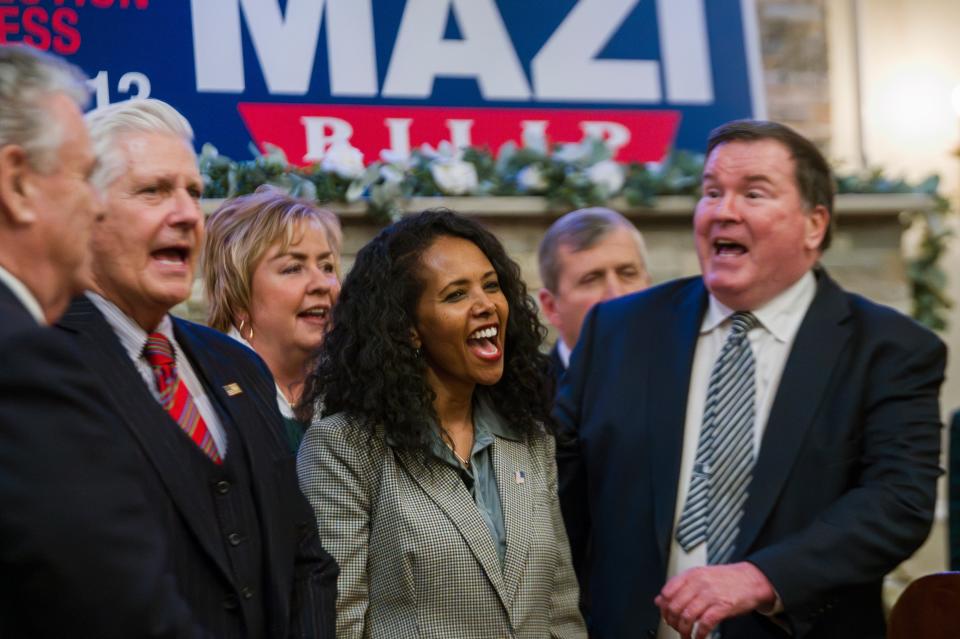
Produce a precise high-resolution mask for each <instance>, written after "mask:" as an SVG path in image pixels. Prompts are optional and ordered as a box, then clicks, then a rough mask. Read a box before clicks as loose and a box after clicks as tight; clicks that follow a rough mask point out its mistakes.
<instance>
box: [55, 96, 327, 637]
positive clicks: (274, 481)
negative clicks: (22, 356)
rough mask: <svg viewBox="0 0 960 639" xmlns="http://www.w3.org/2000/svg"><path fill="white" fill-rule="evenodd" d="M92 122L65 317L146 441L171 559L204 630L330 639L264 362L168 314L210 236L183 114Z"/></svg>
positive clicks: (316, 557) (153, 110)
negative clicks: (78, 261) (82, 251)
mask: <svg viewBox="0 0 960 639" xmlns="http://www.w3.org/2000/svg"><path fill="white" fill-rule="evenodd" d="M87 121H88V125H89V127H90V132H91V136H92V138H93V142H94V148H96V149H97V151H98V160H99V162H100V164H99V166H98V168H97V170H96V172H95V173H94V175H93V180H94V183H95V184H96V185H97V186H98V187H99V188H100V189H101V190H102V192H103V193H104V194H105V202H106V214H105V216H104V218H103V219H102V220H100V221H98V222H97V224H96V225H95V226H94V230H93V240H92V244H91V245H92V247H93V265H92V270H93V286H92V290H91V291H90V292H88V293H87V295H86V296H83V297H80V298H78V299H77V300H75V301H74V303H73V304H72V305H71V307H70V309H69V310H68V312H67V314H66V315H65V316H64V317H63V319H62V320H61V322H60V326H61V328H62V329H63V330H64V331H65V332H66V333H68V334H69V335H71V337H72V338H73V340H74V342H75V344H76V345H77V348H78V349H79V350H80V351H81V352H82V353H83V354H84V356H85V357H86V358H87V361H88V364H89V365H90V367H91V368H93V369H94V371H95V373H96V375H97V376H98V377H99V379H100V380H101V381H102V382H103V383H104V384H105V386H106V387H107V388H109V389H110V391H111V396H112V399H113V402H114V406H115V408H116V410H117V411H118V412H119V413H120V415H121V416H122V418H123V423H124V427H125V428H126V429H127V430H128V431H129V432H130V433H131V434H132V435H133V438H134V439H135V440H136V441H137V443H138V445H139V451H138V462H139V465H140V472H139V475H140V476H139V480H140V481H141V483H142V484H143V485H144V487H145V490H146V491H147V494H148V498H149V502H150V503H151V505H152V506H153V509H154V512H155V513H156V516H157V518H158V520H159V521H160V522H161V523H160V531H161V534H162V535H163V537H164V538H165V539H166V541H167V543H168V545H169V548H170V551H169V553H168V555H167V557H166V558H165V561H166V564H167V566H169V568H170V570H171V572H172V574H173V577H174V579H175V581H176V584H177V587H178V589H179V590H180V592H181V593H182V594H183V597H184V599H185V600H186V602H187V605H188V606H189V607H190V610H191V612H192V614H193V615H194V617H195V618H196V619H197V621H198V623H200V624H201V625H202V626H203V627H204V629H205V630H206V631H207V632H209V633H210V634H211V635H212V636H215V637H225V638H232V637H236V638H250V639H252V638H255V637H271V638H273V637H330V638H331V639H332V637H333V632H334V603H335V598H336V587H335V578H336V574H337V568H336V565H335V563H334V562H333V559H332V558H331V557H330V556H329V555H328V554H327V553H326V552H325V551H324V550H323V549H322V548H321V546H320V542H319V539H318V536H317V530H316V520H315V518H314V515H313V512H312V510H311V509H310V507H309V505H308V503H307V502H306V500H305V499H304V497H303V495H302V494H301V493H300V491H299V488H298V486H297V479H296V472H295V461H294V459H293V457H292V456H291V455H290V454H289V451H288V450H287V449H286V446H285V444H284V439H283V425H282V422H281V417H280V414H279V411H278V409H277V404H276V401H275V391H274V386H273V381H272V379H271V377H270V375H269V372H268V370H267V368H266V366H265V365H264V364H263V362H262V361H261V360H260V359H259V358H257V357H256V355H255V354H254V353H253V352H252V351H250V350H249V349H246V348H244V347H243V346H241V345H239V344H238V343H237V342H235V341H234V340H233V339H231V338H229V337H227V336H225V335H223V334H221V333H219V332H216V331H213V330H211V329H208V328H205V327H203V326H199V325H197V324H193V323H191V322H187V321H184V320H181V319H178V318H175V317H172V316H171V315H169V313H168V311H169V310H170V308H171V307H173V306H174V305H175V304H177V303H179V302H181V301H183V300H184V299H186V298H187V297H188V296H189V294H190V291H191V287H192V285H193V281H194V277H193V274H194V267H195V264H196V261H197V258H198V255H197V253H198V251H199V248H200V246H201V236H202V232H203V215H202V213H201V211H200V207H199V202H198V200H199V198H200V194H201V191H202V189H203V185H202V184H203V183H202V180H201V177H200V175H199V173H198V171H197V165H196V157H195V155H194V153H193V148H192V144H191V140H192V131H191V129H190V126H189V124H188V123H187V122H186V120H184V119H183V117H182V116H181V115H180V114H179V113H177V112H176V111H175V110H174V109H173V108H171V107H170V106H169V105H167V104H165V103H163V102H160V101H158V100H138V101H129V102H123V103H119V104H115V105H112V106H111V107H108V108H105V109H100V110H98V111H95V112H93V113H91V114H90V115H88V116H87Z"/></svg>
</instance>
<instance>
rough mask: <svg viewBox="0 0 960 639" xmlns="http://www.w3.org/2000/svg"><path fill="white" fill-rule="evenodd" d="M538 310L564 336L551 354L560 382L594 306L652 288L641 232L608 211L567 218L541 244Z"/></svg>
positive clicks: (579, 212) (590, 210)
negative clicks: (584, 321)
mask: <svg viewBox="0 0 960 639" xmlns="http://www.w3.org/2000/svg"><path fill="white" fill-rule="evenodd" d="M537 258H538V262H539V266H540V280H541V281H542V282H543V288H541V289H540V306H541V308H542V309H543V313H544V315H546V317H547V320H548V321H549V322H550V323H551V324H552V325H553V327H554V328H555V329H557V332H558V333H559V334H560V336H559V338H558V339H557V343H556V345H555V346H554V347H553V350H551V351H550V356H551V359H552V360H553V364H554V372H555V374H556V376H557V378H559V377H560V375H561V374H562V373H563V371H565V370H566V369H567V366H568V365H569V364H570V353H571V351H573V348H574V346H576V345H577V338H578V337H579V336H580V326H581V325H582V324H583V320H584V318H585V317H586V316H587V312H588V311H589V310H590V309H591V308H593V306H594V305H595V304H598V303H599V302H604V301H606V300H610V299H613V298H616V297H620V296H622V295H627V294H628V293H635V292H636V291H642V290H643V289H645V288H647V287H648V286H650V274H649V273H648V271H647V250H646V246H645V245H644V242H643V236H642V235H640V231H638V230H637V228H636V227H635V226H634V225H633V224H631V223H630V221H629V220H627V219H626V218H625V217H623V216H622V215H620V214H619V213H617V212H616V211H613V210H611V209H607V208H600V207H595V208H587V209H579V210H577V211H573V212H572V213H567V214H566V215H564V216H563V217H561V218H560V219H558V220H557V221H556V222H554V223H553V224H552V225H551V226H550V228H549V229H547V232H546V234H545V235H544V236H543V239H542V240H541V241H540V249H539V251H538V254H537Z"/></svg>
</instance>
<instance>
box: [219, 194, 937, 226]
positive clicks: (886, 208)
mask: <svg viewBox="0 0 960 639" xmlns="http://www.w3.org/2000/svg"><path fill="white" fill-rule="evenodd" d="M222 202H223V200H220V199H206V200H203V201H202V207H203V210H204V212H205V213H206V214H207V215H209V214H210V213H212V212H213V211H215V210H216V209H217V207H219V206H220V204H221V203H222ZM695 205H696V200H695V198H693V197H691V196H685V195H682V196H676V195H671V196H664V197H660V198H657V200H656V202H655V203H654V205H653V206H651V207H631V206H629V205H628V204H627V202H626V200H624V199H622V198H618V199H615V200H612V201H611V202H610V204H609V206H610V207H611V208H613V209H615V210H617V211H620V212H622V213H623V214H625V215H627V216H628V217H631V218H647V219H650V218H687V217H689V216H690V215H691V213H692V212H693V208H694V206H695ZM436 207H445V208H449V209H452V210H454V211H457V212H458V213H463V214H466V215H472V216H478V217H511V216H522V217H527V218H529V217H545V218H550V217H557V216H558V215H561V214H563V213H566V212H567V209H565V208H551V207H550V206H548V204H547V200H546V198H543V197H532V196H522V197H508V196H504V197H415V198H411V199H410V200H409V201H408V202H407V203H406V206H405V207H404V210H405V211H406V212H407V213H408V214H409V213H416V212H419V211H422V210H424V209H429V208H436ZM933 207H934V200H933V198H932V197H930V196H929V195H925V194H922V193H891V194H877V193H864V194H860V193H856V194H844V195H838V196H837V200H836V210H837V213H838V215H839V216H840V217H842V218H847V219H849V217H851V216H852V217H854V218H859V217H868V218H877V217H896V216H899V215H900V214H901V213H902V212H904V211H929V210H932V209H933ZM328 208H330V209H331V210H333V211H334V212H335V213H336V214H337V215H338V216H340V217H341V218H343V219H345V220H347V219H350V218H363V217H365V216H366V215H367V204H366V202H364V201H360V202H354V203H352V204H339V203H337V204H331V205H329V206H328Z"/></svg>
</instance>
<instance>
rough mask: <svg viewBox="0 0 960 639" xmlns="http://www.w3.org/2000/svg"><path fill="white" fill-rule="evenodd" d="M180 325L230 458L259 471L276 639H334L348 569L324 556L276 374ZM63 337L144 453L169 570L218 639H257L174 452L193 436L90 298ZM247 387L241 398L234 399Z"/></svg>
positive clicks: (210, 518)
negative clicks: (226, 430)
mask: <svg viewBox="0 0 960 639" xmlns="http://www.w3.org/2000/svg"><path fill="white" fill-rule="evenodd" d="M173 325H174V333H175V335H176V338H177V341H178V342H179V344H180V346H181V348H182V349H183V351H184V352H185V353H186V355H187V357H189V358H190V361H191V363H192V364H193V368H194V370H195V371H196V372H197V375H198V377H200V379H201V381H202V383H203V384H204V386H205V388H206V391H207V394H208V396H209V397H210V398H211V400H212V402H213V404H214V406H215V408H216V410H217V411H218V413H219V416H220V418H221V420H223V421H224V422H225V425H229V426H230V427H231V430H232V431H233V432H235V433H237V434H239V437H240V438H241V439H242V442H232V443H231V444H230V448H228V453H227V454H228V456H229V455H230V451H231V450H237V449H238V446H239V445H240V444H242V447H243V448H244V449H245V451H246V456H247V458H248V460H249V468H248V471H249V477H250V479H251V482H252V496H253V501H254V505H255V509H256V513H257V516H258V519H259V522H258V523H259V530H260V545H261V548H262V554H263V560H262V571H263V575H262V577H263V579H262V581H263V585H262V588H263V591H262V596H263V608H264V615H265V619H264V621H265V627H266V634H267V636H268V637H270V638H271V639H272V638H274V637H329V638H330V639H333V636H334V634H333V633H334V614H335V613H334V605H335V600H336V575H337V568H336V564H335V563H334V561H333V559H332V558H331V557H330V555H328V554H327V553H326V552H325V551H324V550H323V549H322V548H321V546H320V542H319V538H318V536H317V529H316V521H315V520H314V516H313V511H312V510H311V509H310V506H309V504H308V503H307V501H306V499H305V498H304V497H303V495H302V494H301V493H300V490H299V488H298V485H297V476H296V464H295V459H294V458H293V456H292V455H291V454H290V452H289V449H288V448H287V446H286V443H285V440H284V438H283V437H284V436H283V424H282V422H281V417H280V413H279V411H278V409H277V403H276V395H275V389H274V385H273V381H272V378H271V377H270V375H269V371H268V370H267V368H266V366H265V365H264V364H263V362H262V361H261V360H260V359H259V358H257V357H256V355H255V354H254V353H253V352H252V351H250V350H249V349H247V348H245V347H243V346H241V345H240V344H238V343H237V342H236V341H235V340H233V339H231V338H230V337H227V336H226V335H223V334H222V333H219V332H217V331H214V330H211V329H208V328H206V327H203V326H200V325H198V324H194V323H191V322H187V321H185V320H181V319H177V318H173ZM60 327H61V328H62V329H63V330H64V331H65V332H66V333H69V334H70V335H71V336H72V337H73V339H74V341H75V343H76V345H77V347H78V349H79V350H80V351H81V352H82V353H83V355H84V357H85V358H86V359H87V361H88V362H89V364H90V367H91V368H92V369H93V370H94V371H95V372H96V374H97V375H98V377H99V378H100V381H102V382H103V384H104V386H105V387H106V388H108V389H110V393H111V397H112V400H113V402H114V404H115V406H116V409H117V411H118V412H119V413H120V415H121V416H122V418H123V425H124V427H125V430H126V431H127V432H128V433H130V434H131V435H132V436H133V439H134V440H135V441H136V442H137V444H138V455H137V458H138V461H139V479H140V481H141V483H142V484H143V485H144V486H145V490H146V491H147V494H148V496H149V498H150V503H151V504H152V505H153V507H154V510H155V512H156V515H157V517H158V519H159V520H160V521H161V522H162V533H163V535H164V537H165V538H166V539H167V540H168V543H169V544H170V546H171V551H170V553H169V556H168V557H167V564H168V565H169V566H170V569H171V571H172V572H173V574H174V576H175V579H176V580H177V582H178V584H179V586H180V588H181V590H183V591H184V592H185V598H186V599H187V601H188V603H189V605H190V607H191V609H192V610H193V613H194V615H195V616H196V618H197V619H198V620H199V621H200V622H201V623H202V624H203V625H204V627H205V628H208V629H209V631H210V632H211V634H212V635H214V636H216V637H225V636H235V635H236V636H244V637H246V636H249V634H250V633H249V630H247V632H245V633H244V632H240V633H238V631H237V628H238V627H242V624H239V625H238V623H237V620H236V618H234V617H232V615H236V614H239V612H238V609H237V608H238V607H237V602H238V598H239V597H241V596H244V592H243V591H244V586H245V584H244V585H242V584H238V583H234V581H235V580H234V579H233V577H232V574H233V572H232V570H231V565H230V558H229V557H228V555H227V551H226V550H225V544H224V539H223V534H222V531H221V530H220V528H219V524H218V520H217V513H215V512H211V510H210V509H209V508H204V507H203V504H204V502H203V501H202V500H201V499H200V498H199V497H200V496H199V494H198V493H197V484H200V486H201V488H202V486H203V484H202V482H198V481H197V480H196V479H195V478H193V477H188V476H185V475H186V474H185V471H184V459H183V457H182V453H181V452H180V451H181V449H180V448H178V442H177V441H176V440H175V438H178V437H181V436H182V433H180V432H178V431H177V429H176V426H175V425H174V424H173V423H172V421H171V419H170V418H169V416H168V415H167V413H166V412H165V411H164V410H163V408H162V407H161V406H160V405H159V403H158V402H157V401H156V400H155V399H154V398H153V396H152V394H151V393H150V391H149V389H148V388H147V386H146V384H144V382H143V378H142V377H141V376H140V373H139V372H137V370H136V368H135V366H134V365H133V362H131V361H130V358H129V357H128V355H127V353H126V352H125V351H124V350H123V347H122V346H121V344H120V342H119V340H118V339H117V337H116V336H115V334H114V332H113V330H112V329H111V327H110V325H109V324H108V323H107V322H106V320H105V319H104V317H103V316H102V315H101V314H100V312H99V311H98V310H97V308H96V307H95V306H94V305H93V304H92V303H91V302H90V301H89V300H88V299H87V298H85V297H81V298H78V299H77V300H75V301H74V302H73V304H72V305H71V307H70V309H69V310H68V312H67V314H66V315H64V317H63V319H62V320H61V322H60ZM231 385H233V386H231ZM237 387H239V389H240V390H241V391H242V392H240V393H236V392H233V393H232V394H228V393H227V388H231V389H232V390H234V391H235V389H236V388H237ZM231 543H233V542H231ZM254 587H256V585H254Z"/></svg>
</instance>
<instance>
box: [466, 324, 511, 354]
mask: <svg viewBox="0 0 960 639" xmlns="http://www.w3.org/2000/svg"><path fill="white" fill-rule="evenodd" d="M467 346H468V347H469V348H470V352H471V353H473V354H474V355H475V356H477V357H479V358H480V359H482V360H486V361H496V360H498V359H500V357H502V355H503V350H502V349H501V348H500V327H499V326H497V325H496V324H490V325H487V326H483V327H481V328H478V329H477V330H475V331H474V332H472V333H470V335H469V336H468V337H467Z"/></svg>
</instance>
